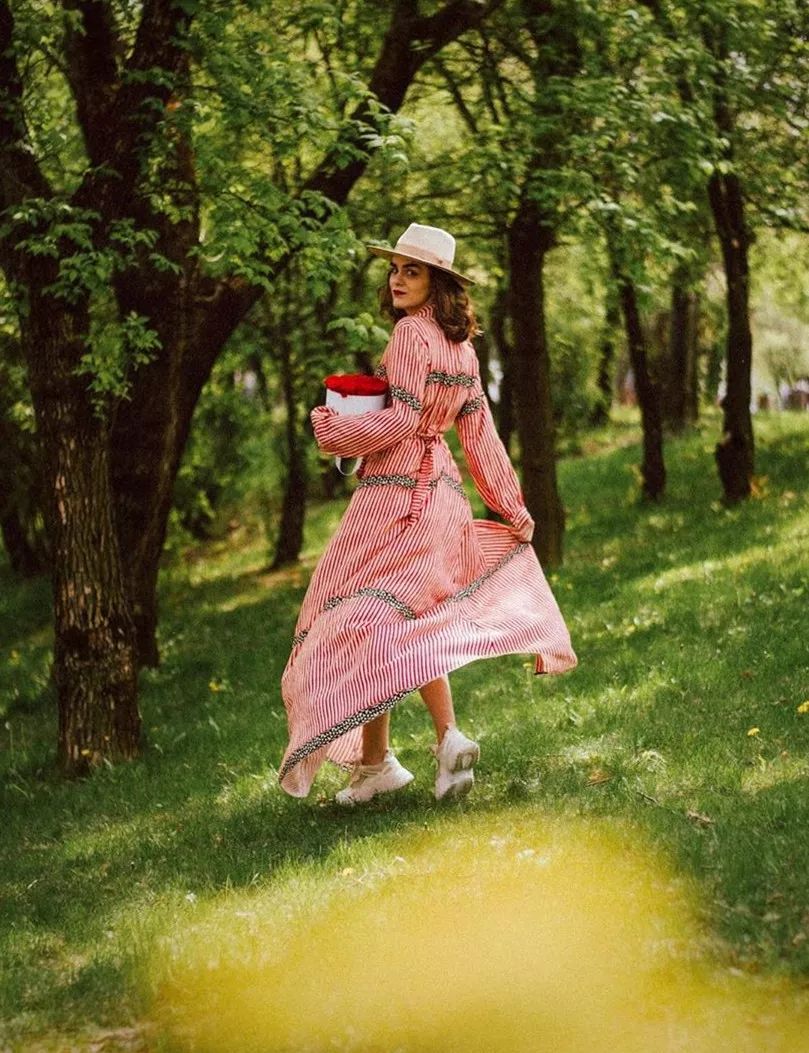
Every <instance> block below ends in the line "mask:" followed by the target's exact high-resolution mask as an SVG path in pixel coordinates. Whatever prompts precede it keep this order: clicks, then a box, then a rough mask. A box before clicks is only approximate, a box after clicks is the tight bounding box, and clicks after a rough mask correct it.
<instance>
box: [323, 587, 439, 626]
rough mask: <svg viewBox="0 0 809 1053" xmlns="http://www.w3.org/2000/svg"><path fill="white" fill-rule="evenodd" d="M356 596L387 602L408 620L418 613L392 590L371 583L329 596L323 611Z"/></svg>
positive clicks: (332, 608) (329, 609)
mask: <svg viewBox="0 0 809 1053" xmlns="http://www.w3.org/2000/svg"><path fill="white" fill-rule="evenodd" d="M358 596H373V597H374V599H376V600H382V602H383V603H387V604H388V605H389V606H390V607H393V609H394V610H396V611H398V612H399V614H402V615H404V617H405V618H407V619H408V620H409V621H412V620H413V619H414V618H417V617H418V615H417V614H416V612H415V611H414V610H413V608H412V607H408V605H407V604H406V603H405V602H404V600H400V599H399V598H398V596H394V595H393V593H392V592H388V590H387V589H377V588H375V587H374V586H373V585H363V587H362V588H361V589H357V591H356V592H352V593H351V594H350V595H349V596H330V597H329V599H327V600H326V602H325V603H324V604H323V608H322V609H323V610H324V611H333V610H334V608H335V607H339V606H340V604H341V603H345V602H346V600H355V599H356V598H357V597H358Z"/></svg>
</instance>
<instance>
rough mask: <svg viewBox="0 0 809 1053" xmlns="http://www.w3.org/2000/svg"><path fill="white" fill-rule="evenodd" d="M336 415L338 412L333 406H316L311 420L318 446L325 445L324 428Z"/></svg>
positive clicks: (310, 417) (310, 415)
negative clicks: (323, 438)
mask: <svg viewBox="0 0 809 1053" xmlns="http://www.w3.org/2000/svg"><path fill="white" fill-rule="evenodd" d="M336 415H337V410H335V409H332V407H331V406H315V408H314V409H313V410H312V412H311V413H310V414H309V420H310V421H311V422H312V430H313V431H314V433H315V440H316V442H317V444H318V446H322V445H323V440H322V431H323V428H324V427H325V425H326V424H327V423H328V421H329V420H330V419H331V418H332V417H335V416H336Z"/></svg>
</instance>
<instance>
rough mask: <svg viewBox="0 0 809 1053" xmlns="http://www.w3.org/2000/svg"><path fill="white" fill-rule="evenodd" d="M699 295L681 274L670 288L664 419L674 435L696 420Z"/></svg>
mask: <svg viewBox="0 0 809 1053" xmlns="http://www.w3.org/2000/svg"><path fill="white" fill-rule="evenodd" d="M696 313H697V297H696V293H695V292H694V291H693V290H692V289H690V288H689V286H688V284H687V281H686V280H685V278H684V276H683V275H681V274H677V275H675V278H674V282H673V283H672V287H671V312H670V319H669V340H668V356H667V358H668V361H667V368H666V371H665V374H666V375H665V389H666V398H665V403H664V417H665V422H666V424H667V426H668V427H669V428H670V429H671V431H673V432H675V433H681V432H683V431H684V430H685V429H686V428H687V427H688V425H689V424H693V423H694V422H695V420H696V416H695V408H696V398H695V389H696V377H697V367H696Z"/></svg>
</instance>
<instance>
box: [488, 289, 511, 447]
mask: <svg viewBox="0 0 809 1053" xmlns="http://www.w3.org/2000/svg"><path fill="white" fill-rule="evenodd" d="M508 314H509V310H508V286H507V285H506V284H503V283H498V286H497V289H496V290H495V294H494V300H493V301H492V306H491V311H490V312H489V320H490V322H491V330H492V339H493V340H494V344H495V347H496V348H497V357H498V358H499V359H500V368H501V370H502V376H501V379H500V397H499V398H498V400H497V414H496V420H497V431H498V433H499V435H500V438H501V439H502V440H503V445H504V446H505V448H506V449H507V450H508V449H509V448H510V446H511V437H512V435H513V434H514V383H513V378H512V369H513V359H514V348H513V347H512V346H511V343H510V342H509V339H508V334H507V320H508Z"/></svg>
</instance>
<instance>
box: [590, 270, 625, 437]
mask: <svg viewBox="0 0 809 1053" xmlns="http://www.w3.org/2000/svg"><path fill="white" fill-rule="evenodd" d="M620 324H621V310H620V307H619V306H618V302H617V301H616V299H615V296H614V294H613V292H612V290H608V291H607V306H606V312H605V318H604V333H603V336H602V337H601V354H600V355H599V359H598V380H597V385H598V393H599V399H598V402H597V403H596V404H595V406H594V407H593V410H592V412H591V413H590V425H591V427H593V428H601V427H603V426H604V425H605V424H608V423H609V419H610V409H611V408H612V380H613V378H612V373H613V364H614V362H615V334H616V332H617V331H618V327H619V326H620Z"/></svg>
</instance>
